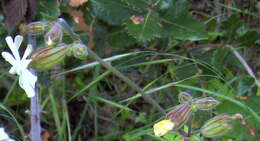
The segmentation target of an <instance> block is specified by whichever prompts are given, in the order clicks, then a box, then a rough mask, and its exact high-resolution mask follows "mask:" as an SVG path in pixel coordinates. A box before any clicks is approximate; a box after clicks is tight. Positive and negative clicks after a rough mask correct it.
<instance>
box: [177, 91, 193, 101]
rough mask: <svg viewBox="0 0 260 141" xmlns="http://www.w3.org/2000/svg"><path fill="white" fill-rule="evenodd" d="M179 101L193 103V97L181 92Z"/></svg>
mask: <svg viewBox="0 0 260 141" xmlns="http://www.w3.org/2000/svg"><path fill="white" fill-rule="evenodd" d="M178 99H179V102H180V103H184V102H190V101H192V99H193V97H192V96H191V95H190V94H189V93H186V92H181V93H180V94H179V96H178Z"/></svg>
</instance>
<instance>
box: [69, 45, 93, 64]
mask: <svg viewBox="0 0 260 141" xmlns="http://www.w3.org/2000/svg"><path fill="white" fill-rule="evenodd" d="M68 48H69V52H68V56H74V57H76V58H78V59H81V60H83V59H86V57H87V56H88V51H87V47H86V45H84V44H83V43H81V42H75V43H72V44H69V45H68Z"/></svg>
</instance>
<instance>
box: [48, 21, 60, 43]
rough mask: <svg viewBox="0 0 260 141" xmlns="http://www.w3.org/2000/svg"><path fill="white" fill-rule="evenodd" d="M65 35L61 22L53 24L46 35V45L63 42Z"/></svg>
mask: <svg viewBox="0 0 260 141" xmlns="http://www.w3.org/2000/svg"><path fill="white" fill-rule="evenodd" d="M62 37H63V31H62V26H61V25H60V23H59V22H56V23H54V24H53V26H52V27H51V29H50V30H49V31H48V32H47V33H46V35H45V36H44V40H45V45H46V46H48V47H51V46H56V45H58V44H59V43H61V41H62Z"/></svg>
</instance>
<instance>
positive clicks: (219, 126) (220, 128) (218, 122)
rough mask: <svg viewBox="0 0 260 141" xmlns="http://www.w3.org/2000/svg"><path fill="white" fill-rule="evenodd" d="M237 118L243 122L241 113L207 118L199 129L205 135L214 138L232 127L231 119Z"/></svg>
mask: <svg viewBox="0 0 260 141" xmlns="http://www.w3.org/2000/svg"><path fill="white" fill-rule="evenodd" d="M236 119H239V120H240V121H241V123H243V124H244V120H243V116H242V115H241V114H235V115H232V116H231V115H228V114H221V115H217V116H215V117H213V118H212V119H210V120H208V121H207V122H206V123H205V124H204V125H203V126H202V127H201V129H200V131H201V133H202V135H203V136H205V137H209V138H215V137H219V136H223V135H225V134H226V133H228V132H230V131H231V130H232V129H233V121H234V120H236Z"/></svg>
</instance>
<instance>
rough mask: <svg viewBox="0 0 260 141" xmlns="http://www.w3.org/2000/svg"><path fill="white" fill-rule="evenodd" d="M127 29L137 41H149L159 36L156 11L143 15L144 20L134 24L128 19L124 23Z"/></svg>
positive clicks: (158, 21)
mask: <svg viewBox="0 0 260 141" xmlns="http://www.w3.org/2000/svg"><path fill="white" fill-rule="evenodd" d="M126 28H127V31H128V33H129V34H130V35H132V36H133V37H134V38H136V39H137V40H139V41H143V42H144V41H150V40H152V39H154V38H156V37H160V36H161V31H162V29H161V27H160V18H159V15H158V14H157V13H148V14H147V15H146V17H144V22H143V23H139V24H136V23H135V22H133V21H131V20H130V21H129V22H128V23H127V24H126Z"/></svg>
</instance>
